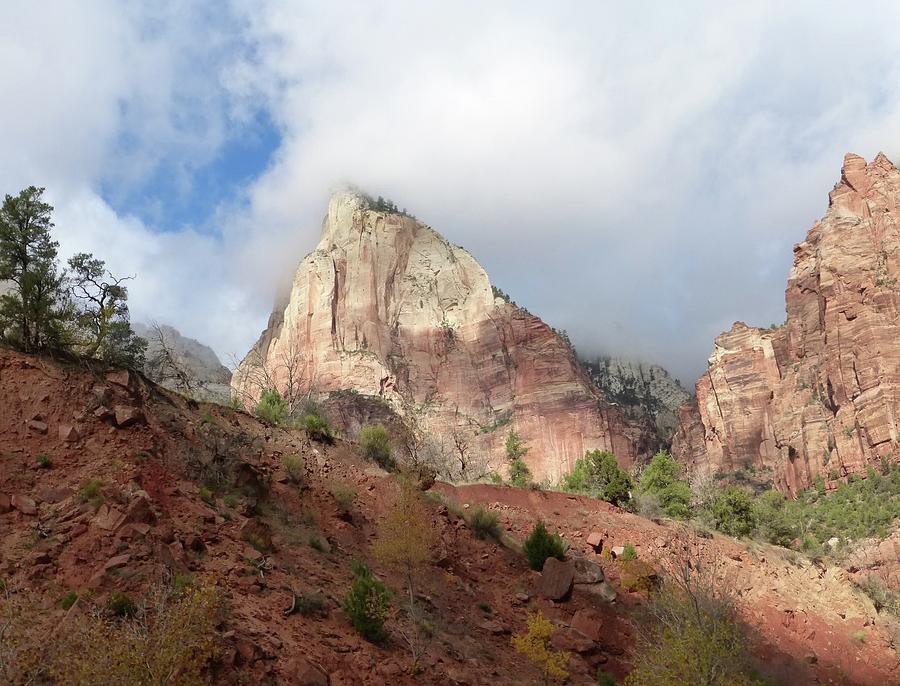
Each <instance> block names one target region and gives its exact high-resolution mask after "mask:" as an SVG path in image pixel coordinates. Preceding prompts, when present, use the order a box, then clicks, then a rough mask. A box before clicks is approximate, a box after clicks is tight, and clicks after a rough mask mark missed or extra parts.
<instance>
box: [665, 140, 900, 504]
mask: <svg viewBox="0 0 900 686" xmlns="http://www.w3.org/2000/svg"><path fill="white" fill-rule="evenodd" d="M829 200H830V202H829V207H828V210H827V212H826V213H825V216H824V217H823V218H822V219H821V221H819V222H817V223H816V224H815V225H814V226H813V227H812V229H810V231H809V233H808V235H807V237H806V241H804V242H803V243H800V244H799V245H797V246H796V247H795V248H794V266H793V269H792V270H791V274H790V278H789V280H788V287H787V292H786V302H787V321H786V323H785V324H784V325H783V326H781V327H777V328H775V329H756V328H752V327H748V326H746V325H744V324H742V323H736V324H735V325H734V327H733V328H732V329H731V331H729V332H727V333H724V334H722V335H721V336H719V337H718V338H717V339H716V344H715V350H714V351H713V354H712V356H711V357H710V358H709V367H708V369H707V372H706V374H704V375H703V376H702V377H701V379H700V380H699V381H698V382H697V402H696V404H695V405H689V406H682V407H681V408H680V409H679V416H678V422H679V428H678V430H677V432H676V435H675V438H674V441H673V451H674V453H675V454H676V456H677V457H679V458H680V459H681V460H682V461H683V462H684V463H686V464H688V465H690V466H693V467H695V468H696V469H698V470H700V471H704V472H708V473H715V472H728V471H732V470H735V469H746V468H753V469H759V470H765V471H770V472H771V477H772V478H773V480H774V482H775V484H776V486H778V487H779V488H781V489H783V490H786V491H790V492H793V491H796V490H797V489H800V488H804V487H807V486H809V485H810V484H811V483H812V482H813V481H814V480H815V478H816V477H817V476H822V477H823V478H824V479H825V480H826V481H829V480H834V479H837V478H840V477H842V476H845V475H848V474H853V473H860V472H864V471H865V469H866V467H867V466H868V465H873V466H876V465H878V464H879V463H880V462H881V460H882V459H892V460H893V459H896V453H897V448H898V417H900V342H898V341H900V318H898V308H900V287H898V278H900V226H898V222H900V205H898V203H900V172H898V170H897V168H896V167H895V166H894V165H893V164H892V163H891V162H890V161H889V160H888V159H887V158H886V157H885V156H884V155H881V154H879V155H878V156H877V157H876V158H875V160H874V161H873V162H872V163H870V164H866V162H865V160H863V159H862V158H861V157H859V156H857V155H852V154H850V155H847V156H846V157H845V159H844V166H843V169H842V176H841V180H840V182H839V183H838V184H837V185H836V186H835V187H834V190H832V191H831V193H830V195H829Z"/></svg>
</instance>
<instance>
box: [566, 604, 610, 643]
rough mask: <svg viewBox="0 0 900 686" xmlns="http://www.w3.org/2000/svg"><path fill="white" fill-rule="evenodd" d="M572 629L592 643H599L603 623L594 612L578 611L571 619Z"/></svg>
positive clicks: (587, 610)
mask: <svg viewBox="0 0 900 686" xmlns="http://www.w3.org/2000/svg"><path fill="white" fill-rule="evenodd" d="M572 628H573V629H576V630H577V631H580V632H581V633H582V634H584V635H585V636H587V637H588V638H589V639H591V640H592V641H599V640H600V635H601V632H602V631H603V622H602V621H601V619H600V615H599V614H598V613H597V612H596V611H595V610H589V609H585V610H578V612H576V613H575V616H574V617H572Z"/></svg>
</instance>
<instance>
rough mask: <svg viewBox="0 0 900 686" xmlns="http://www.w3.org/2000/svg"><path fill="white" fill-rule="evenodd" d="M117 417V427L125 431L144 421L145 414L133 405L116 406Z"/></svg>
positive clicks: (114, 409)
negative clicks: (126, 428)
mask: <svg viewBox="0 0 900 686" xmlns="http://www.w3.org/2000/svg"><path fill="white" fill-rule="evenodd" d="M113 412H114V413H115V417H116V426H118V427H119V428H120V429H124V428H125V427H126V426H131V425H132V424H137V423H138V422H140V421H142V420H143V419H144V413H143V412H141V410H140V409H139V408H137V407H132V406H131V405H116V406H115V407H114V408H113Z"/></svg>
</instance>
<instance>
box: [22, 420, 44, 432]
mask: <svg viewBox="0 0 900 686" xmlns="http://www.w3.org/2000/svg"><path fill="white" fill-rule="evenodd" d="M27 426H28V430H29V431H33V432H34V433H38V434H45V433H47V422H42V421H40V420H38V419H29V420H28V424H27Z"/></svg>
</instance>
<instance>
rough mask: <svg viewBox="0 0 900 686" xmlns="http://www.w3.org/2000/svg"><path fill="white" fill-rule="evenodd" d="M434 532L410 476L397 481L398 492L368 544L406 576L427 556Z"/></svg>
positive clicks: (384, 562)
mask: <svg viewBox="0 0 900 686" xmlns="http://www.w3.org/2000/svg"><path fill="white" fill-rule="evenodd" d="M433 547H434V532H433V529H432V528H431V518H430V517H429V516H428V510H427V509H426V508H425V504H424V503H423V502H422V498H421V496H420V495H419V491H418V489H417V488H416V487H415V484H413V483H412V482H411V481H410V480H407V479H404V480H401V482H400V495H399V497H398V498H397V500H396V501H395V502H394V504H393V506H392V507H391V509H390V510H389V511H388V514H387V516H386V517H385V518H384V520H383V521H382V522H381V525H380V526H379V527H378V539H377V540H376V541H375V544H374V546H373V547H372V552H373V553H374V554H375V557H376V559H378V561H379V562H381V563H382V564H384V565H387V566H388V567H394V568H396V569H398V570H400V571H402V572H404V573H405V574H406V575H407V577H408V578H407V581H410V577H411V576H412V575H413V574H414V573H415V571H416V570H417V569H419V568H420V567H421V566H422V565H423V564H425V563H426V562H427V561H428V559H429V558H430V557H431V552H432V548H433Z"/></svg>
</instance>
